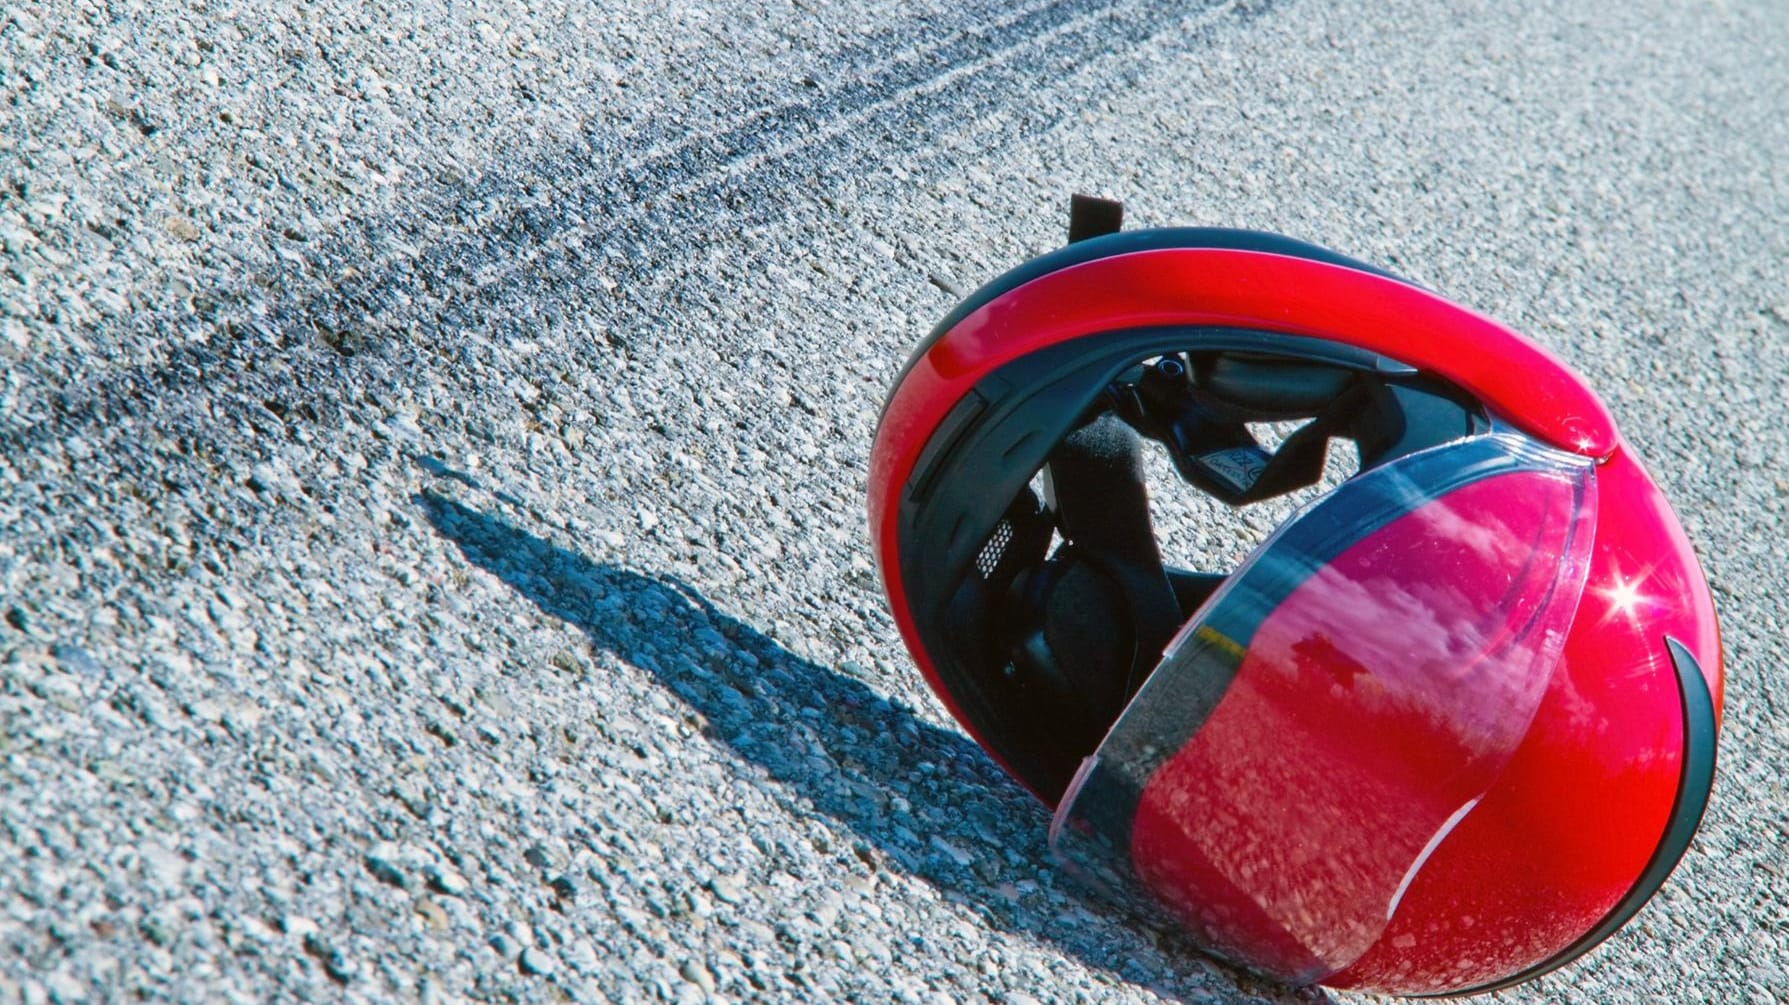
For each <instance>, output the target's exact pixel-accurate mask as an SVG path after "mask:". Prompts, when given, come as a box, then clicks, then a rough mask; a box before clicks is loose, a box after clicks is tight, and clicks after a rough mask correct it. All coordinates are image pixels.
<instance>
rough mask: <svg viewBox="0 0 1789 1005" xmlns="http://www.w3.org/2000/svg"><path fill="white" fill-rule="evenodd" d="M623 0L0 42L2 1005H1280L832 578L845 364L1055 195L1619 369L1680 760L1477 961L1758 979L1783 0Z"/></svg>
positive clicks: (1786, 912)
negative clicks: (830, 1004) (935, 694)
mask: <svg viewBox="0 0 1789 1005" xmlns="http://www.w3.org/2000/svg"><path fill="white" fill-rule="evenodd" d="M612 7H613V9H599V8H597V7H595V6H592V5H588V4H578V3H567V2H563V0H550V2H541V3H532V4H523V3H507V2H503V0H486V2H470V3H459V2H455V3H444V2H441V0H421V2H417V3H368V4H362V3H347V2H342V0H324V2H321V3H317V4H309V5H296V6H294V5H289V4H284V3H273V2H268V0H184V2H180V3H169V4H125V3H103V2H99V0H86V2H63V0H51V2H33V0H9V2H8V3H7V4H6V5H5V6H4V9H3V11H0V248H3V249H4V251H3V254H0V863H4V865H3V866H0V999H10V998H15V997H16V998H21V999H22V1000H24V1001H28V1002H35V1001H43V1000H46V999H49V1000H59V1001H79V1000H90V999H94V998H134V997H137V996H139V995H142V996H149V997H155V998H173V999H240V1000H249V1001H253V1000H263V999H267V998H271V997H275V996H278V997H286V998H292V997H305V998H318V999H328V998H333V997H347V998H350V999H364V1000H410V999H420V1000H430V1001H433V1000H455V999H459V998H474V999H512V998H513V999H516V1000H523V1001H550V1000H556V999H561V998H564V997H570V998H572V999H576V1000H605V999H608V1000H616V1001H630V1002H631V1001H651V1000H658V999H663V1000H669V1001H677V1002H685V1001H698V1000H702V999H704V998H713V999H715V1000H734V1001H739V1000H755V999H765V1000H790V1001H794V1000H826V999H832V1000H861V1001H923V1002H930V1001H938V1002H978V1001H993V1002H1007V1003H1024V1002H1033V1001H1036V1002H1052V1001H1088V1002H1091V1001H1099V1002H1127V1001H1152V1000H1157V999H1167V1000H1179V1001H1186V1002H1231V1001H1242V1002H1292V1001H1309V1000H1313V999H1319V998H1321V997H1322V995H1323V994H1324V993H1323V992H1319V991H1314V990H1303V991H1299V990H1287V989H1282V988H1277V987H1274V986H1272V985H1269V984H1266V983H1263V982H1261V981H1259V980H1256V979H1253V978H1249V977H1247V976H1242V975H1238V974H1237V973H1235V972H1233V971H1232V970H1230V969H1228V968H1226V967H1224V966H1221V965H1219V964H1216V963H1212V962H1208V961H1205V960H1203V959H1201V958H1199V957H1198V956H1196V955H1193V954H1191V953H1189V952H1188V951H1187V948H1186V946H1185V944H1184V943H1183V942H1182V941H1181V940H1179V939H1178V938H1176V937H1174V936H1172V935H1168V934H1161V933H1156V932H1152V931H1150V930H1149V929H1147V928H1146V927H1143V926H1140V925H1138V924H1136V923H1133V922H1129V921H1126V920H1124V919H1122V918H1116V917H1112V916H1110V915H1109V914H1108V913H1106V912H1105V911H1104V910H1102V909H1101V908H1100V907H1099V906H1098V905H1097V904H1096V903H1094V902H1091V901H1088V900H1085V899H1083V897H1082V896H1081V894H1080V893H1079V892H1078V891H1077V889H1076V888H1075V887H1074V886H1073V885H1072V884H1071V883H1070V882H1068V881H1067V880H1065V879H1063V878H1061V877H1059V876H1058V874H1057V873H1056V871H1055V870H1054V868H1053V867H1052V866H1051V865H1050V864H1049V862H1048V859H1047V856H1046V851H1045V846H1044V838H1045V827H1046V823H1047V820H1046V817H1045V814H1044V813H1043V811H1042V810H1041V809H1040V808H1039V807H1038V806H1036V805H1035V804H1034V803H1032V802H1031V801H1030V800H1029V799H1028V798H1027V797H1026V796H1025V795H1024V794H1022V793H1021V792H1020V791H1019V789H1018V788H1017V787H1016V786H1015V785H1013V784H1012V783H1010V782H1008V781H1007V780H1005V778H1004V777H1003V776H1002V775H1001V774H1000V772H999V771H998V769H996V768H995V767H994V766H993V765H992V764H991V762H990V761H989V760H988V759H987V758H986V757H985V756H983V755H982V754H981V753H980V752H979V750H978V749H977V748H976V747H975V746H974V745H973V744H972V743H971V742H969V741H968V740H966V739H965V738H964V736H963V735H962V733H961V732H960V731H959V730H958V729H957V728H956V727H955V726H954V724H953V723H951V721H950V720H949V719H948V717H947V716H946V715H945V714H944V713H943V711H942V709H941V707H940V706H939V705H938V703H937V702H936V701H935V700H934V699H933V698H932V697H931V696H930V695H929V694H928V693H927V692H926V691H925V690H924V688H923V686H922V685H921V684H920V682H919V680H918V678H917V675H916V673H915V672H914V670H913V669H912V666H911V664H910V663H909V661H908V659H907V656H906V654H905V652H904V651H903V649H902V647H901V645H900V642H899V639H898V638H897V636H896V634H895V632H894V630H893V627H892V624H891V622H890V620H889V618H888V617H887V615H886V613H885V611H884V608H883V605H882V599H881V596H880V594H879V591H878V588H877V585H876V582H875V579H874V573H873V570H872V567H871V563H870V557H869V549H868V545H867V537H866V532H865V529H864V515H863V491H864V472H865V465H866V460H867V454H868V449H869V443H870V436H871V432H872V428H873V424H874V421H875V418H876V414H877V409H878V407H879V405H880V403H881V399H882V396H883V394H884V392H885V391H886V389H887V387H888V385H889V383H890V381H891V379H892V378H893V376H894V374H895V372H896V370H897V368H898V367H899V365H900V363H901V362H902V360H903V359H904V358H905V355H906V353H907V351H908V348H909V347H910V346H911V345H912V343H913V342H914V341H915V340H917V339H918V338H919V337H920V336H921V335H922V334H923V333H924V331H925V330H926V329H927V328H928V327H929V326H930V325H931V324H932V323H933V321H934V320H936V318H937V317H939V316H940V315H941V314H942V313H943V312H944V311H945V310H946V309H948V307H949V306H950V305H951V304H952V303H953V302H954V300H955V298H956V292H953V291H961V290H966V289H969V288H972V287H973V286H974V285H976V284H978V283H980V282H981V281H983V280H985V279H988V278H991V277H992V276H993V275H995V274H997V273H998V272H1000V271H1002V270H1003V269H1005V268H1006V267H1008V266H1010V265H1013V264H1016V263H1017V262H1018V261H1020V260H1022V259H1023V258H1025V257H1027V256H1029V255H1032V254H1035V253H1038V252H1041V251H1043V250H1047V249H1048V248H1050V247H1052V246H1054V245H1056V244H1058V243H1059V242H1060V241H1061V239H1062V234H1063V227H1064V222H1065V220H1064V215H1065V214H1064V210H1065V205H1066V197H1067V195H1068V194H1069V193H1070V192H1072V191H1076V190H1081V191H1091V192H1096V193H1100V194H1104V195H1109V196H1114V197H1119V198H1123V199H1124V200H1126V202H1127V203H1128V206H1129V209H1130V214H1131V220H1132V222H1133V223H1136V224H1170V223H1199V224H1213V225H1233V226H1245V227H1255V228H1261V229H1268V230H1275V231H1280V232H1284V233H1289V234H1292V235H1294V236H1297V237H1301V238H1304V239H1307V240H1311V241H1315V242H1317V243H1319V244H1324V245H1328V246H1330V247H1334V248H1336V249H1338V250H1340V251H1343V252H1345V253H1348V254H1351V255H1354V256H1356V257H1359V258H1362V259H1365V260H1367V261H1371V262H1374V263H1377V264H1380V265H1383V266H1386V267H1389V268H1392V269H1394V270H1397V271H1399V272H1402V273H1404V274H1406V275H1409V276H1411V277H1412V278H1414V279H1416V280H1418V281H1420V282H1422V283H1424V284H1425V285H1428V286H1430V287H1432V288H1434V289H1437V290H1439V291H1442V292H1443V293H1445V294H1447V295H1449V296H1451V297H1453V298H1454V299H1457V300H1460V301H1463V302H1465V303H1469V304H1472V305H1474V306H1476V307H1478V308H1480V309H1482V310H1484V311H1486V312H1488V313H1491V314H1494V315H1496V316H1498V317H1501V318H1503V319H1504V320H1506V321H1508V322H1510V323H1512V324H1513V325H1515V326H1516V327H1517V328H1519V329H1521V330H1524V331H1526V332H1528V333H1530V334H1532V335H1533V336H1534V337H1535V338H1537V339H1539V340H1540V341H1541V342H1543V343H1545V344H1546V345H1547V346H1549V347H1550V348H1552V349H1553V350H1554V351H1555V352H1557V353H1558V354H1560V355H1561V356H1563V357H1564V358H1565V359H1566V360H1568V361H1569V362H1570V363H1571V364H1572V365H1573V366H1574V367H1576V368H1577V369H1579V370H1580V371H1581V372H1582V373H1584V374H1585V375H1586V376H1587V377H1588V378H1589V379H1590V380H1591V382H1592V383H1593V384H1594V385H1595V386H1596V387H1598V388H1599V389H1600V390H1601V391H1602V392H1603V393H1604V395H1605V396H1606V399H1607V401H1608V402H1609V404H1610V406H1611V408H1612V410H1613V411H1614V413H1615V414H1616V416H1617V417H1618V420H1619V421H1620V422H1621V424H1622V426H1623V429H1624V430H1625V432H1626V434H1627V436H1628V437H1629V438H1630V439H1631V441H1632V442H1633V443H1634V444H1635V445H1636V446H1637V448H1638V450H1639V451H1640V453H1641V454H1643V455H1644V456H1645V457H1646V458H1647V460H1648V462H1649V463H1650V465H1651V467H1652V468H1653V469H1654V471H1655V473H1656V476H1657V478H1658V480H1659V481H1660V482H1661V484H1662V485H1663V487H1664V489H1665V490H1666V492H1667V494H1668V495H1669V496H1670V497H1671V499H1673V500H1674V502H1675V504H1676V505H1677V507H1678V511H1679V513H1680V514H1681V515H1682V517H1683V519H1684V522H1685V524H1686V525H1687V528H1688V530H1689V532H1690V535H1691V537H1692V538H1693V539H1694V541H1695V542H1696V544H1697V547H1698V549H1699V550H1700V553H1701V555H1702V558H1703V559H1704V561H1705V563H1706V565H1707V569H1708V573H1709V576H1710V579H1711V580H1712V582H1713V584H1714V589H1715V596H1716V599H1717V604H1718V606H1719V610H1720V614H1721V617H1722V622H1723V625H1724V630H1725V639H1726V644H1727V654H1728V674H1729V676H1728V691H1727V706H1726V713H1727V718H1726V724H1725V731H1724V734H1723V738H1722V747H1721V765H1720V776H1719V780H1718V783H1717V789H1716V793H1715V798H1714V802H1713V804H1712V806H1711V809H1710V811H1709V816H1708V819H1707V822H1706V823H1705V825H1704V827H1703V830H1702V833H1701V835H1700V837H1699V839H1698V841H1697V843H1696V845H1695V847H1694V849H1693V850H1692V852H1691V853H1690V855H1689V857H1688V859H1687V860H1686V862H1685V864H1684V866H1683V867H1682V868H1681V869H1680V870H1679V871H1678V872H1677V874H1676V876H1675V877H1674V878H1673V880H1672V881H1671V882H1670V884H1669V885H1668V886H1667V887H1666V889H1665V890H1664V891H1663V893H1662V894H1661V895H1660V896H1659V897H1658V898H1657V899H1656V900H1655V901H1654V902H1653V904H1652V905H1651V906H1650V907H1649V908H1648V909H1647V910H1646V911H1645V913H1644V914H1643V915H1641V916H1640V918H1639V919H1638V920H1637V921H1636V923H1635V924H1633V925H1632V926H1631V927H1630V928H1629V929H1627V930H1625V931H1624V932H1622V933H1621V934H1620V935H1619V936H1617V937H1616V938H1614V939H1613V940H1611V941H1610V942H1609V943H1608V944H1607V945H1605V946H1604V947H1603V948H1601V949H1600V950H1598V951H1597V952H1596V953H1595V954H1594V955H1592V956H1590V957H1589V958H1587V959H1586V960H1585V961H1583V962H1581V963H1579V964H1578V965H1576V966H1573V967H1571V968H1570V969H1568V970H1566V971H1563V972H1561V973H1558V974H1556V975H1554V976H1549V977H1547V978H1545V979H1544V980H1542V981H1540V982H1539V983H1537V984H1534V985H1531V986H1529V987H1527V988H1523V989H1520V990H1515V991H1511V992H1507V993H1505V994H1503V995H1501V996H1499V997H1500V999H1501V1000H1505V1001H1527V1002H1542V1001H1547V1002H1552V1001H1574V1002H1629V1001H1634V1002H1638V1001H1647V1002H1651V1001H1671V1002H1697V1001H1708V1002H1723V1003H1727V1002H1734V1003H1737V1002H1747V1003H1760V1002H1782V1001H1785V1000H1789V997H1786V996H1789V876H1785V872H1786V871H1789V851H1786V847H1785V846H1786V845H1789V810H1786V808H1785V803H1786V800H1785V796H1784V778H1785V777H1786V776H1789V718H1786V715H1789V693H1786V690H1785V689H1786V687H1789V685H1785V683H1784V681H1785V673H1784V666H1785V664H1786V663H1789V651H1786V649H1785V643H1784V634H1785V628H1786V627H1789V617H1786V615H1785V605H1784V599H1783V598H1784V594H1785V585H1786V580H1789V558H1786V545H1785V541H1786V540H1789V527H1786V526H1785V504H1786V502H1789V406H1786V404H1785V403H1786V402H1789V381H1786V379H1785V374H1786V373H1789V265H1786V263H1789V114H1786V112H1785V110H1786V109H1789V9H1785V7H1784V6H1783V5H1782V4H1781V3H1780V2H1777V3H1740V2H1731V3H1729V2H1722V0H1714V2H1705V3H1687V4H1685V3H1663V2H1658V0H1643V2H1637V3H1616V2H1610V0H1595V2H1588V3H1559V2H1542V3H1533V4H1501V3H1488V2H1486V3H1459V2H1449V3H1436V2H1427V0H1425V2H1415V0H1397V2H1393V3H1388V4H1379V5H1370V6H1363V5H1333V6H1331V5H1324V4H1319V3H1316V2H1312V0H1287V2H1269V0H1259V2H1245V3H1227V4H1218V5H1209V4H1200V3H1198V2H1194V3H1188V2H1184V0H1175V2H1168V0H1112V2H1101V0H1019V2H1007V3H993V2H987V0H959V2H954V3H938V2H923V3H904V4H885V5H879V7H878V9H866V6H865V5H862V4H857V3H847V2H842V0H769V2H766V3H751V4H746V3H737V4H736V3H730V2H728V0H717V2H715V3H713V4H710V5H707V6H693V5H686V4H682V3H675V4H660V3H651V2H648V3H633V4H614V5H612ZM1201 512H1205V511H1203V510H1200V511H1196V512H1192V513H1191V514H1190V515H1189V516H1188V517H1187V520H1188V521H1190V522H1187V523H1184V524H1183V525H1182V526H1181V529H1180V530H1179V531H1177V533H1180V534H1182V535H1183V536H1184V538H1185V540H1188V541H1191V542H1193V544H1195V545H1197V546H1200V547H1203V548H1206V549H1208V550H1209V551H1215V552H1219V553H1228V554H1232V555H1234V554H1239V553H1240V551H1241V549H1242V548H1243V547H1245V546H1246V541H1245V540H1243V539H1241V538H1237V537H1236V535H1235V534H1233V533H1232V531H1231V529H1230V528H1229V527H1228V526H1220V525H1216V524H1211V523H1210V522H1209V520H1208V518H1201V517H1200V516H1199V515H1198V514H1199V513H1201ZM1201 519H1206V520H1207V522H1206V523H1200V522H1199V521H1200V520H1201ZM1269 522H1271V521H1269ZM1226 550H1227V551H1226ZM1335 997H1337V998H1339V999H1342V1000H1347V998H1346V996H1335Z"/></svg>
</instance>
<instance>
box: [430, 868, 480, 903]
mask: <svg viewBox="0 0 1789 1005" xmlns="http://www.w3.org/2000/svg"><path fill="white" fill-rule="evenodd" d="M423 875H424V877H425V878H427V879H428V881H429V889H431V890H434V891H435V892H436V893H445V894H447V895H448V896H449V897H461V896H465V893H466V891H467V890H470V889H471V888H472V884H470V883H468V882H466V877H464V876H462V875H460V874H459V873H458V872H455V871H454V870H452V869H450V868H448V867H447V866H444V865H439V864H437V865H431V866H429V867H428V868H427V869H425V870H423Z"/></svg>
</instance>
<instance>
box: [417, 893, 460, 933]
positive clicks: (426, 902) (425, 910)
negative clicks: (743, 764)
mask: <svg viewBox="0 0 1789 1005" xmlns="http://www.w3.org/2000/svg"><path fill="white" fill-rule="evenodd" d="M413 906H414V909H415V911H416V916H417V917H419V918H421V919H422V920H423V921H425V922H427V923H428V925H429V927H430V928H433V929H434V930H435V931H437V932H445V931H447V929H448V927H449V925H450V924H451V923H452V922H451V921H450V919H449V918H448V917H447V910H446V909H445V908H443V907H442V906H441V905H440V904H438V903H436V902H435V900H434V898H432V897H418V898H416V903H415V905H413Z"/></svg>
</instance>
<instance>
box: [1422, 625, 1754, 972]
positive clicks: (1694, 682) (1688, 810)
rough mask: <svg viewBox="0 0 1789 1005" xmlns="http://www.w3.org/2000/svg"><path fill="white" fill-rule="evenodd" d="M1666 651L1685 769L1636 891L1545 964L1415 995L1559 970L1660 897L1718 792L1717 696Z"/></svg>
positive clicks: (1678, 652) (1692, 661) (1675, 647)
mask: <svg viewBox="0 0 1789 1005" xmlns="http://www.w3.org/2000/svg"><path fill="white" fill-rule="evenodd" d="M1665 648H1666V649H1668V650H1669V651H1670V653H1671V665H1672V667H1673V668H1674V669H1675V670H1676V671H1677V693H1678V697H1679V699H1680V701H1681V707H1682V709H1683V768H1682V774H1681V775H1680V776H1679V777H1678V781H1677V796H1676V798H1675V799H1673V801H1672V803H1671V815H1670V816H1669V817H1668V818H1666V822H1665V833H1664V836H1663V837H1662V838H1661V839H1660V840H1659V846H1658V848H1657V849H1655V850H1654V851H1653V853H1652V859H1651V860H1650V861H1648V862H1647V863H1646V868H1644V869H1642V870H1640V878H1639V879H1636V880H1635V881H1634V885H1633V888H1632V889H1630V890H1628V892H1627V896H1625V897H1622V898H1621V900H1620V901H1619V902H1617V903H1616V905H1615V907H1614V908H1613V909H1611V910H1610V911H1609V913H1608V914H1607V915H1605V916H1604V917H1603V920H1602V921H1600V922H1598V923H1597V926H1596V927H1595V928H1592V929H1591V930H1590V931H1588V932H1586V933H1585V934H1584V936H1583V937H1582V938H1580V939H1579V940H1578V941H1576V942H1574V943H1572V944H1571V945H1569V946H1567V947H1566V948H1564V949H1563V950H1561V951H1560V952H1559V953H1557V954H1555V955H1554V956H1552V957H1550V958H1548V959H1547V960H1545V961H1543V962H1541V963H1538V964H1536V965H1534V966H1532V967H1529V968H1528V969H1527V970H1524V971H1522V972H1521V973H1519V974H1516V975H1515V976H1513V977H1506V978H1504V979H1502V980H1499V981H1494V982H1492V983H1490V984H1481V985H1479V986H1477V987H1474V988H1469V989H1467V990H1464V991H1448V992H1444V993H1442V994H1434V995H1417V996H1415V997H1419V998H1462V997H1465V996H1467V995H1481V994H1489V993H1490V992H1492V991H1502V990H1503V989H1505V988H1509V987H1514V986H1515V985H1517V984H1523V983H1526V982H1528V981H1531V980H1533V979H1535V978H1536V977H1539V976H1541V975H1542V974H1546V973H1549V972H1551V971H1554V970H1557V969H1559V968H1560V967H1563V966H1565V965H1566V964H1568V963H1571V962H1572V961H1574V960H1576V959H1577V958H1578V957H1580V956H1583V955H1584V954H1585V953H1588V952H1590V951H1591V950H1592V949H1594V948H1596V947H1597V946H1598V945H1599V944H1600V943H1601V942H1602V941H1603V940H1604V939H1607V938H1608V937H1609V936H1611V935H1614V934H1615V933H1616V932H1617V931H1618V930H1620V929H1621V927H1622V926H1623V925H1626V924H1627V923H1628V922H1629V921H1631V920H1633V917H1634V915H1636V914H1638V913H1640V909H1641V908H1642V907H1645V906H1646V902H1647V901H1649V900H1651V899H1652V897H1653V894H1656V893H1658V891H1659V888H1660V887H1662V886H1664V885H1665V880H1666V878H1667V877H1669V876H1670V875H1671V871H1672V870H1673V869H1675V868H1677V863H1678V862H1679V861H1680V860H1682V858H1683V855H1684V853H1685V852H1686V851H1688V850H1689V848H1690V841H1691V839H1693V838H1694V837H1695V836H1696V828H1697V827H1699V826H1701V824H1702V814H1703V811H1705V810H1706V809H1707V808H1708V796H1709V793H1710V792H1711V791H1712V790H1713V789H1714V769H1715V739H1716V732H1717V730H1718V728H1719V727H1718V726H1717V724H1716V722H1715V716H1714V696H1713V695H1711V694H1710V693H1709V691H1708V681H1707V680H1706V679H1704V678H1703V676H1702V668H1701V667H1700V666H1699V665H1697V663H1696V657H1694V656H1692V655H1690V651H1689V650H1688V649H1687V648H1685V647H1684V645H1683V644H1682V643H1681V642H1678V641H1677V640H1676V639H1674V638H1671V637H1670V636H1666V637H1665Z"/></svg>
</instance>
